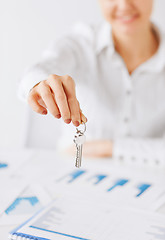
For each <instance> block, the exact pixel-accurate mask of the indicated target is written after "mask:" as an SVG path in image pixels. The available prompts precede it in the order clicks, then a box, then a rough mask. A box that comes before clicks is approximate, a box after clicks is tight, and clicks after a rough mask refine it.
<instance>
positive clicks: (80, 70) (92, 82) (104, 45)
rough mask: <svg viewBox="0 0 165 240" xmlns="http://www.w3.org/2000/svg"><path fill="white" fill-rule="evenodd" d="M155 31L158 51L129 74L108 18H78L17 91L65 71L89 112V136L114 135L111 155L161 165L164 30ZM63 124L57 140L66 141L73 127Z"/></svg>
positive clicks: (164, 141)
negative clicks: (93, 21) (86, 20)
mask: <svg viewBox="0 0 165 240" xmlns="http://www.w3.org/2000/svg"><path fill="white" fill-rule="evenodd" d="M157 30H158V29H157ZM158 34H159V37H160V46H159V49H158V51H157V53H156V54H155V55H154V56H153V57H152V58H150V59H149V60H148V61H146V62H145V63H143V64H141V65H140V66H139V67H138V68H137V69H136V70H135V71H134V72H133V73H132V74H131V75H129V73H128V70H127V68H126V66H125V63H124V61H123V59H122V58H121V56H120V55H119V54H118V53H117V52H116V51H115V48H114V43H113V39H112V35H111V27H110V24H109V23H107V22H102V23H101V24H98V25H87V24H85V23H79V24H77V25H76V26H74V27H73V29H72V31H70V32H69V33H67V34H65V35H64V36H62V37H60V38H59V39H58V40H56V41H55V42H53V44H52V45H51V46H50V47H49V49H47V50H46V51H45V52H44V54H43V57H42V59H41V61H40V62H39V63H37V64H36V65H34V66H32V67H30V68H29V69H28V70H27V71H26V73H25V75H24V76H23V78H22V80H21V82H20V85H19V96H21V97H22V98H23V99H26V98H27V95H28V93H29V90H30V89H31V88H32V87H33V86H34V85H35V84H36V83H38V82H40V81H42V80H45V79H47V77H48V75H49V74H57V75H65V74H68V75H70V76H71V77H72V78H73V79H74V81H75V83H76V88H77V98H78V100H79V102H80V106H81V109H82V110H83V112H84V114H85V115H86V116H87V118H88V123H87V132H86V137H87V140H92V139H95V140H96V139H100V140H101V139H110V140H112V141H113V143H114V149H113V156H114V157H115V158H118V159H120V160H123V159H125V160H126V161H138V162H141V161H142V162H148V163H149V164H150V163H151V164H160V163H162V164H164V165H165V139H164V133H165V36H164V35H163V34H162V33H161V32H160V30H159V31H158ZM135 47H136V46H135ZM64 125H65V126H64ZM62 126H63V129H62V130H61V138H60V141H59V145H61V146H63V147H64V146H66V145H67V144H70V143H72V140H71V139H72V138H73V135H74V132H73V131H74V130H73V127H72V126H71V125H70V127H68V125H67V127H66V124H64V123H63V122H62ZM66 139H67V140H66Z"/></svg>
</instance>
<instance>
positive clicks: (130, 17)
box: [116, 15, 138, 23]
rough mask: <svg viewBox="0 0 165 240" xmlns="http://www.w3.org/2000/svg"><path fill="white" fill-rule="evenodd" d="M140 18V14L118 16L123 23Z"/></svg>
mask: <svg viewBox="0 0 165 240" xmlns="http://www.w3.org/2000/svg"><path fill="white" fill-rule="evenodd" d="M137 18H138V15H130V16H118V17H116V19H117V20H119V21H120V22H122V23H132V22H134V21H135V20H136V19H137Z"/></svg>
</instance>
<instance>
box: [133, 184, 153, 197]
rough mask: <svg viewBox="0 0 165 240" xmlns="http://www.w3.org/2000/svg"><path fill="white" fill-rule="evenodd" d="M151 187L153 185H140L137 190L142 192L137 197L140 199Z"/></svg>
mask: <svg viewBox="0 0 165 240" xmlns="http://www.w3.org/2000/svg"><path fill="white" fill-rule="evenodd" d="M149 187H151V184H146V183H142V184H139V185H138V186H137V188H138V189H139V190H140V192H139V193H138V194H137V195H136V197H140V196H141V195H142V194H143V193H144V192H145V191H146V190H147V189H148V188H149Z"/></svg>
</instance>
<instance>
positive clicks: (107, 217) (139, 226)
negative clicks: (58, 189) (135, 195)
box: [16, 196, 165, 240]
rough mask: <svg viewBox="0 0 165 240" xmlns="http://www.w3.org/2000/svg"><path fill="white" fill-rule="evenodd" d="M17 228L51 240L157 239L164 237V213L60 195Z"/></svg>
mask: <svg viewBox="0 0 165 240" xmlns="http://www.w3.org/2000/svg"><path fill="white" fill-rule="evenodd" d="M16 232H17V234H18V233H22V236H23V234H26V236H28V235H31V236H36V237H42V238H45V239H51V240H56V239H58V240H60V239H63V240H64V239H67V240H68V239H84V240H87V239H91V240H107V239H113V240H121V239H122V240H132V239H134V240H139V239H145V240H151V239H152V240H159V239H165V216H163V215H159V214H156V213H149V212H145V211H141V210H135V209H131V208H121V207H116V206H114V205H111V204H109V205H107V204H97V203H95V201H89V200H88V198H87V197H84V198H83V199H82V198H79V197H75V196H63V197H62V198H60V199H57V200H55V202H54V203H52V204H51V205H50V206H49V207H48V208H46V209H45V210H43V211H42V212H41V213H39V214H38V215H36V216H35V217H34V218H32V219H31V220H30V221H29V222H27V223H26V224H25V225H24V226H23V227H21V228H20V229H18V230H17V231H16Z"/></svg>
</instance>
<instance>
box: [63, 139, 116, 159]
mask: <svg viewBox="0 0 165 240" xmlns="http://www.w3.org/2000/svg"><path fill="white" fill-rule="evenodd" d="M112 148H113V143H112V141H109V140H95V141H89V142H85V143H84V144H83V156H84V157H89V158H104V157H112ZM75 149H76V148H75V145H72V146H70V147H69V148H68V149H66V153H68V154H70V155H75V152H76V150H75Z"/></svg>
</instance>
